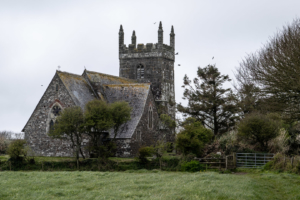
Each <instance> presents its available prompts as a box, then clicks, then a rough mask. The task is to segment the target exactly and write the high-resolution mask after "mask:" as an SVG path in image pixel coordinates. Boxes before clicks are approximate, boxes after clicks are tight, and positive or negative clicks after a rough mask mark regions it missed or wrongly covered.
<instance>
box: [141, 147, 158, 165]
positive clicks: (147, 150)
mask: <svg viewBox="0 0 300 200" xmlns="http://www.w3.org/2000/svg"><path fill="white" fill-rule="evenodd" d="M153 153H154V149H153V147H141V148H140V149H139V155H138V160H139V162H140V163H141V164H146V163H148V159H147V157H149V156H152V154H153Z"/></svg>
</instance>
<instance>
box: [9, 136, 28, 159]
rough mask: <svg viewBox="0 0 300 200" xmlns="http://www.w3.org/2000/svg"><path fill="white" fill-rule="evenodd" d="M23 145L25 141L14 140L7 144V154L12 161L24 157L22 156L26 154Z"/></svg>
mask: <svg viewBox="0 0 300 200" xmlns="http://www.w3.org/2000/svg"><path fill="white" fill-rule="evenodd" d="M25 144H26V141H25V140H14V141H13V142H11V143H10V144H9V146H8V149H7V154H8V155H9V156H10V158H11V159H13V160H18V159H21V156H24V154H26V152H25Z"/></svg>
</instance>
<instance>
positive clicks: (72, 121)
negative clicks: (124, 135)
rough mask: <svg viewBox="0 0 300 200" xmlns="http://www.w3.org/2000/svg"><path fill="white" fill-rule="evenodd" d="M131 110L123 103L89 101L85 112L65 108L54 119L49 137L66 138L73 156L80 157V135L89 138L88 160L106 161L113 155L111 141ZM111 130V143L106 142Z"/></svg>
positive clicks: (127, 118) (128, 116) (74, 108)
mask: <svg viewBox="0 0 300 200" xmlns="http://www.w3.org/2000/svg"><path fill="white" fill-rule="evenodd" d="M130 112H131V108H130V107H129V105H128V103H126V102H115V103H112V104H107V103H106V102H104V101H100V100H92V101H90V102H88V103H87V104H86V107H85V112H83V111H82V109H81V108H80V107H78V106H76V107H71V108H66V109H64V110H63V111H62V112H61V113H60V116H59V117H58V118H57V120H56V123H55V124H54V126H53V128H52V129H51V130H50V132H49V135H50V136H51V137H54V138H60V139H68V140H70V141H71V142H72V147H73V149H74V150H75V153H76V159H77V164H79V153H80V154H81V156H82V157H83V158H84V154H83V152H82V147H81V144H82V142H83V138H84V135H86V136H88V137H89V145H88V150H89V152H90V155H91V157H102V158H106V157H109V156H111V155H112V154H114V150H115V149H116V145H115V144H114V139H115V138H116V136H117V133H118V131H119V129H120V127H121V125H122V124H124V123H126V122H127V121H128V120H129V119H130ZM110 129H113V130H114V137H113V140H112V141H110V140H109V139H108V134H109V130H110Z"/></svg>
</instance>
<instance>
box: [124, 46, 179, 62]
mask: <svg viewBox="0 0 300 200" xmlns="http://www.w3.org/2000/svg"><path fill="white" fill-rule="evenodd" d="M143 57H144V58H146V57H165V58H168V59H171V60H174V48H173V47H171V46H169V45H166V44H163V45H160V44H158V43H156V44H153V43H147V44H146V45H144V44H138V45H137V48H135V46H134V45H133V44H129V45H128V46H126V45H122V46H121V48H120V50H119V58H120V59H125V58H143Z"/></svg>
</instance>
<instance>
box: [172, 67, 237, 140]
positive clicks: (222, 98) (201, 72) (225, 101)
mask: <svg viewBox="0 0 300 200" xmlns="http://www.w3.org/2000/svg"><path fill="white" fill-rule="evenodd" d="M197 75H198V77H197V78H194V80H193V84H194V86H193V84H192V81H191V80H190V79H189V78H188V77H187V75H185V77H184V79H183V83H184V85H183V86H182V87H184V88H185V91H184V93H183V96H184V98H183V99H187V100H188V105H187V107H184V106H183V105H181V104H179V105H178V106H177V109H178V111H179V112H181V113H183V114H185V115H188V116H191V117H194V118H195V119H197V121H200V122H202V124H203V125H204V126H205V127H208V128H210V129H211V130H213V133H214V135H218V134H220V133H224V132H226V131H228V130H229V128H230V127H232V126H234V124H235V121H236V119H237V116H236V113H237V111H238V110H237V107H236V105H235V100H236V98H235V95H233V93H232V91H231V89H230V88H227V89H224V88H222V86H223V84H224V83H225V82H227V81H230V79H229V76H228V75H221V73H220V72H219V70H218V68H217V67H216V66H215V65H208V66H207V67H204V68H201V67H199V68H198V71H197Z"/></svg>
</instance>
